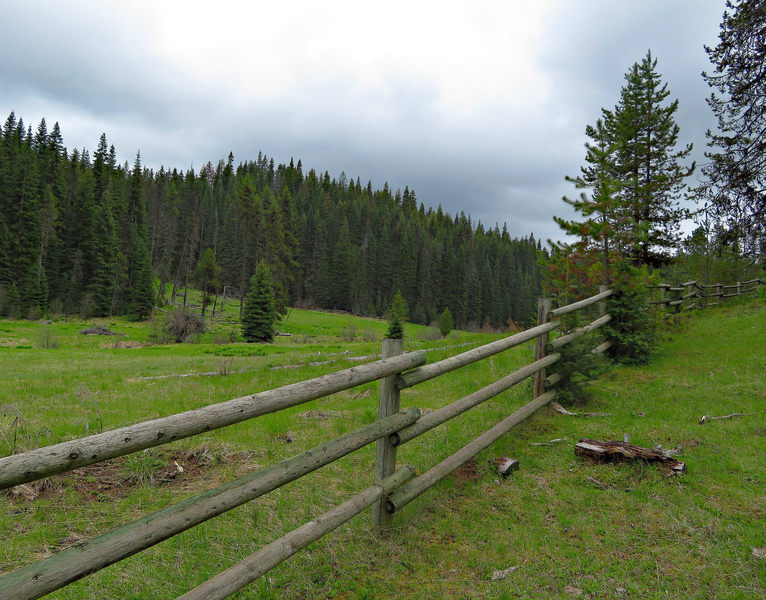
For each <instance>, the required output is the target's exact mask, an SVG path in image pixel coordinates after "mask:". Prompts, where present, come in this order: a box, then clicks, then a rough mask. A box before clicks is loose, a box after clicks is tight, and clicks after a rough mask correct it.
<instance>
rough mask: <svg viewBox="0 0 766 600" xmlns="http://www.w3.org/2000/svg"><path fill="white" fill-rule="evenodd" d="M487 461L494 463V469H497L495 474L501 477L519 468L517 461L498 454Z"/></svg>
mask: <svg viewBox="0 0 766 600" xmlns="http://www.w3.org/2000/svg"><path fill="white" fill-rule="evenodd" d="M489 463H490V464H491V465H494V466H495V469H497V474H498V475H502V476H503V477H508V475H510V474H511V473H512V472H513V471H518V470H519V461H518V460H516V459H515V458H508V457H507V456H499V457H498V458H494V459H492V460H490V461H489Z"/></svg>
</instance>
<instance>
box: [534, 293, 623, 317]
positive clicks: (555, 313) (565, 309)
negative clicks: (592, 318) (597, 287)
mask: <svg viewBox="0 0 766 600" xmlns="http://www.w3.org/2000/svg"><path fill="white" fill-rule="evenodd" d="M613 293H614V292H613V291H612V290H606V291H605V292H601V293H600V294H596V295H595V296H591V297H590V298H586V299H585V300H580V301H579V302H573V303H572V304H567V305H565V306H561V307H559V308H556V309H554V310H552V311H550V312H549V313H548V319H549V320H550V319H553V318H554V317H559V316H561V315H565V314H566V313H570V312H573V311H575V310H580V309H581V308H585V307H586V306H590V305H591V304H595V303H596V302H598V301H599V300H604V299H605V298H608V297H609V296H611V295H612V294H613Z"/></svg>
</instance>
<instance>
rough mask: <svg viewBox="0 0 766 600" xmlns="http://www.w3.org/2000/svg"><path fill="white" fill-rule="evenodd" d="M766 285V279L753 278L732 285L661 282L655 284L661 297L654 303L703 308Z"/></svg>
mask: <svg viewBox="0 0 766 600" xmlns="http://www.w3.org/2000/svg"><path fill="white" fill-rule="evenodd" d="M762 285H766V279H760V278H759V279H751V280H750V281H738V282H737V283H735V284H732V285H722V284H720V283H712V284H709V285H703V284H700V283H698V282H696V281H687V282H686V283H682V284H681V285H675V286H674V285H671V284H669V283H660V284H659V285H656V286H653V289H655V290H659V292H660V297H659V298H658V299H656V300H653V301H652V303H653V304H657V305H659V306H660V307H661V308H663V309H665V310H672V311H674V312H681V311H684V310H694V309H703V308H708V307H710V306H717V305H718V304H720V303H721V302H723V301H724V300H726V299H728V298H736V297H739V296H743V295H745V294H750V293H752V292H757V291H758V288H759V287H760V286H762Z"/></svg>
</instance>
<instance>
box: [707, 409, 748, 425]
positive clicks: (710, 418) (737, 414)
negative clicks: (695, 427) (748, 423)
mask: <svg viewBox="0 0 766 600" xmlns="http://www.w3.org/2000/svg"><path fill="white" fill-rule="evenodd" d="M757 414H758V413H754V412H753V413H731V414H730V415H722V416H720V417H708V416H707V415H702V418H701V419H700V420H699V424H700V425H704V424H705V423H706V422H707V421H714V420H716V419H733V418H734V417H752V416H753V415H757Z"/></svg>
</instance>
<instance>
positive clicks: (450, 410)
mask: <svg viewBox="0 0 766 600" xmlns="http://www.w3.org/2000/svg"><path fill="white" fill-rule="evenodd" d="M611 293H612V292H611V290H606V289H603V288H602V291H601V293H599V294H597V295H596V296H593V297H591V298H588V299H586V300H582V301H580V302H576V303H574V304H570V305H567V306H562V307H560V308H556V309H554V310H551V302H550V300H549V299H541V300H540V302H539V307H538V324H537V326H535V327H532V328H531V329H528V330H526V331H523V332H520V333H517V334H515V335H511V336H509V337H506V338H503V339H500V340H497V341H495V342H492V343H490V344H486V345H484V346H480V347H478V348H474V349H472V350H469V351H467V352H463V353H462V354H458V355H455V356H452V357H450V358H446V359H444V360H441V361H438V362H435V363H432V364H425V363H426V355H425V352H423V351H418V352H408V353H402V341H401V340H384V343H383V358H382V359H381V360H378V361H375V362H371V363H367V364H364V365H360V366H355V367H352V368H350V369H346V370H343V371H338V372H335V373H330V374H327V375H322V376H320V377H316V378H314V379H310V380H306V381H301V382H298V383H293V384H290V385H286V386H283V387H280V388H277V389H273V390H267V391H264V392H259V393H257V394H253V395H250V396H245V397H242V398H235V399H233V400H229V401H226V402H222V403H219V404H213V405H209V406H205V407H202V408H198V409H195V410H190V411H186V412H182V413H178V414H175V415H171V416H167V417H162V418H159V419H154V420H151V421H145V422H142V423H137V424H135V425H130V426H128V427H122V428H120V429H115V430H112V431H107V432H104V433H99V434H96V435H91V436H88V437H84V438H79V439H76V440H72V441H68V442H63V443H60V444H54V445H51V446H46V447H43V448H38V449H36V450H31V451H29V452H24V453H21V454H16V455H12V456H7V457H4V458H0V489H4V488H8V487H12V486H14V485H19V484H21V483H25V482H29V481H34V480H37V479H41V478H44V477H48V476H50V475H54V474H56V473H62V472H65V471H70V470H72V469H75V468H78V467H82V466H85V465H89V464H92V463H95V462H99V461H103V460H107V459H109V458H114V457H117V456H123V455H126V454H130V453H133V452H137V451H139V450H143V449H146V448H150V447H153V446H158V445H160V444H165V443H168V442H171V441H174V440H178V439H182V438H186V437H189V436H192V435H196V434H198V433H202V432H206V431H210V430H212V429H217V428H220V427H225V426H227V425H231V424H233V423H239V422H241V421H245V420H247V419H251V418H254V417H258V416H260V415H264V414H267V413H273V412H276V411H279V410H282V409H284V408H288V407H291V406H296V405H299V404H302V403H304V402H308V401H310V400H315V399H317V398H320V397H323V396H327V395H330V394H334V393H335V392H339V391H341V390H346V389H349V388H352V387H355V386H358V385H361V384H364V383H369V382H371V381H376V380H380V395H379V410H378V420H377V421H376V422H375V423H373V424H371V425H368V426H366V427H363V428H361V429H358V430H356V431H354V432H351V433H348V434H346V435H343V436H342V437H340V438H337V439H333V440H330V441H327V442H325V443H323V444H321V445H319V446H316V447H315V448H312V449H311V450H308V451H306V452H303V453H301V454H298V455H296V456H293V457H292V458H289V459H287V460H284V461H282V462H280V463H277V464H274V465H271V466H269V467H266V468H263V469H259V470H257V471H255V472H253V473H251V474H249V475H246V476H245V477H241V478H239V479H236V480H234V481H231V482H229V483H227V484H225V485H223V486H221V487H218V488H215V489H211V490H208V491H206V492H204V493H201V494H198V495H196V496H194V497H192V498H188V499H186V500H184V501H182V502H179V503H178V504H174V505H171V506H168V507H166V508H164V509H162V510H160V511H157V512H155V513H152V514H150V515H147V516H144V517H142V518H140V519H138V520H136V521H133V522H131V523H127V524H126V525H123V526H121V527H118V528H117V529H114V530H112V531H110V532H108V533H105V534H103V535H100V536H98V537H95V538H92V539H90V540H87V541H86V542H84V543H82V544H79V545H77V546H74V547H71V548H67V549H64V550H61V551H59V552H57V553H56V554H53V555H52V556H50V557H48V558H46V559H44V560H41V561H39V562H36V563H33V564H31V565H28V566H25V567H22V568H20V569H17V570H16V571H13V572H11V573H8V574H6V575H3V576H2V577H0V599H2V600H27V599H31V598H39V597H41V596H44V595H45V594H48V593H50V592H52V591H54V590H57V589H59V588H62V587H64V586H66V585H67V584H69V583H71V582H73V581H76V580H78V579H80V578H82V577H85V576H86V575H89V574H91V573H94V572H95V571H98V570H100V569H102V568H104V567H106V566H108V565H111V564H114V563H116V562H118V561H120V560H122V559H124V558H126V557H128V556H131V555H133V554H135V553H137V552H140V551H142V550H145V549H146V548H149V547H151V546H153V545H154V544H157V543H159V542H161V541H163V540H166V539H168V538H170V537H173V536H175V535H177V534H179V533H181V532H182V531H185V530H187V529H190V528H192V527H194V526H196V525H198V524H200V523H202V522H204V521H207V520H208V519H211V518H213V517H215V516H217V515H220V514H222V513H224V512H226V511H228V510H231V509H233V508H235V507H237V506H240V505H241V504H244V503H245V502H248V501H250V500H252V499H254V498H257V497H259V496H262V495H263V494H266V493H268V492H270V491H272V490H275V489H277V488H279V487H281V486H283V485H285V484H286V483H289V482H291V481H294V480H295V479H298V478H299V477H302V476H304V475H306V474H308V473H310V472H312V471H315V470H317V469H319V468H320V467H322V466H324V465H326V464H328V463H330V462H332V461H334V460H337V459H339V458H341V457H342V456H345V455H347V454H349V453H351V452H353V451H355V450H358V449H359V448H362V447H363V446H365V445H367V444H370V443H372V442H377V450H376V464H375V481H374V482H373V484H372V485H371V486H370V487H368V488H367V489H365V490H363V491H362V492H360V493H358V494H356V495H354V496H353V497H351V498H350V499H348V500H347V501H345V502H343V503H342V504H340V505H338V506H337V507H335V508H333V509H331V510H330V511H328V512H326V513H324V514H323V515H321V516H319V517H317V518H316V519H314V520H312V521H309V522H308V523H305V524H304V525H302V526H300V527H298V528H297V529H295V530H293V531H291V532H290V533H288V534H286V535H284V536H282V537H281V538H279V539H277V540H275V541H274V542H272V543H270V544H268V545H267V546H265V547H263V548H262V549H261V550H259V551H258V552H256V553H255V554H253V555H252V556H250V557H248V558H245V559H244V560H242V561H241V562H239V563H237V564H235V565H233V566H232V567H230V568H229V569H227V570H225V571H223V572H222V573H220V574H218V575H216V576H215V577H213V578H212V579H210V580H208V581H207V582H205V583H203V584H202V585H200V586H198V587H197V588H194V589H192V590H190V591H189V592H187V593H186V594H184V595H183V596H181V598H183V599H185V600H189V599H193V598H194V599H203V598H204V599H208V600H209V599H214V598H226V597H228V596H230V595H231V594H233V593H235V592H236V591H237V590H240V589H242V588H243V587H245V586H246V585H248V584H249V583H251V582H252V581H253V580H255V579H256V578H258V577H259V576H261V575H263V574H264V573H265V572H266V571H268V570H269V569H271V568H272V567H274V566H276V565H277V564H279V563H280V562H282V561H284V560H285V559H287V558H288V557H289V556H291V555H293V554H295V553H296V552H298V551H299V550H301V549H302V548H304V547H306V546H307V545H308V544H310V543H311V542H313V541H315V540H317V539H319V538H320V537H322V536H324V535H325V534H327V533H329V532H330V531H332V530H334V529H335V528H337V527H339V526H340V525H342V524H343V523H345V522H346V521H348V520H349V519H351V518H352V517H354V516H355V515H357V514H359V513H360V512H362V511H363V510H364V509H366V508H367V507H370V506H372V507H373V522H374V523H375V524H376V525H377V526H381V527H386V526H388V525H389V524H390V522H391V519H392V516H393V514H394V513H396V512H397V511H399V510H400V509H401V508H402V507H403V506H405V505H406V504H408V503H409V502H411V501H412V500H413V499H414V498H416V497H417V496H419V495H420V494H422V493H423V492H425V491H426V490H428V489H429V488H431V487H432V486H433V485H434V484H436V483H437V482H438V481H440V480H441V479H443V478H444V477H446V476H447V475H449V474H450V473H452V472H453V471H454V470H455V469H457V468H458V467H459V466H460V465H462V464H463V463H465V462H466V461H468V460H469V459H471V458H472V457H474V456H476V455H477V454H478V453H479V452H481V451H482V450H484V449H485V448H487V447H488V446H489V445H490V444H492V443H493V442H494V441H495V440H497V439H498V438H500V437H501V436H503V435H504V434H505V433H507V432H508V431H509V430H510V429H512V428H513V427H515V426H516V425H518V424H519V423H521V422H522V421H524V420H525V419H527V418H528V417H530V416H531V415H533V414H534V413H535V412H536V411H537V410H539V409H540V408H542V407H543V406H545V405H546V404H548V403H549V402H550V401H551V400H553V399H554V397H555V395H556V391H555V390H554V389H548V388H551V387H553V386H554V385H555V383H556V382H557V381H558V379H559V378H558V376H557V375H556V373H555V372H554V373H553V374H551V375H549V376H548V377H547V378H546V369H547V370H551V368H552V367H554V366H555V364H556V362H557V361H559V360H560V358H561V354H560V353H559V352H557V350H559V349H560V348H561V347H562V346H563V345H564V344H566V343H568V342H570V341H571V340H573V339H575V338H577V337H579V336H581V335H584V334H586V333H588V332H590V331H592V330H594V329H596V328H598V327H600V326H602V325H604V324H605V323H607V322H608V321H609V319H610V317H609V315H607V314H606V313H605V309H604V306H605V304H604V303H603V301H604V300H605V299H606V298H607V297H608V296H609V295H610V294H611ZM596 303H599V305H598V308H599V314H600V316H599V318H597V319H596V320H595V321H593V322H592V323H590V324H589V325H587V326H585V327H582V328H580V329H577V330H575V331H572V332H567V333H566V334H565V335H561V336H559V337H557V338H555V339H553V340H550V339H549V334H550V333H551V332H553V331H554V330H556V329H559V328H560V327H561V321H560V320H557V318H558V317H559V316H560V315H562V314H565V313H568V312H572V311H575V310H580V309H583V308H586V307H589V306H591V305H594V304H596ZM531 340H535V343H536V350H535V360H534V362H532V363H531V364H528V365H526V366H524V367H522V368H520V369H518V370H517V371H515V372H513V373H510V374H508V375H506V376H505V377H503V378H501V379H499V380H497V381H495V382H493V383H491V384H489V385H487V386H486V387H483V388H481V389H478V390H476V391H475V392H473V393H471V394H469V395H468V396H465V397H463V398H461V399H460V400H457V401H455V402H453V403H451V404H449V405H447V406H444V407H442V408H440V409H438V410H434V411H432V412H429V413H428V414H425V415H421V413H420V411H419V410H418V409H417V408H415V407H412V408H407V409H405V410H400V409H399V400H400V393H401V391H402V390H405V389H407V388H410V387H412V386H415V385H417V384H419V383H422V382H424V381H427V380H429V379H433V378H434V377H440V376H443V375H445V374H447V373H449V372H450V371H453V370H455V369H458V368H460V367H463V366H465V365H469V364H471V363H474V362H476V361H479V360H482V359H485V358H488V357H490V356H493V355H495V354H498V353H500V352H503V351H505V350H508V349H510V348H513V347H515V346H518V345H520V344H523V343H525V342H528V341H531ZM608 347H609V341H606V342H604V343H602V344H600V345H599V346H598V347H596V348H594V349H593V352H603V351H604V350H606V349H607V348H608ZM532 376H534V377H535V386H534V389H535V392H534V398H533V399H532V401H531V402H529V403H527V404H525V405H524V406H522V407H521V408H519V409H518V410H516V411H515V412H513V413H512V414H510V415H508V416H507V417H506V418H504V419H503V420H502V421H500V422H499V423H497V424H496V425H494V426H493V427H492V428H490V429H488V430H487V431H485V432H484V433H483V434H481V435H480V436H479V437H477V438H476V439H475V440H473V441H472V442H470V443H468V444H467V445H466V446H464V447H463V448H461V449H459V450H457V452H455V453H454V454H452V455H451V456H448V457H447V458H445V459H444V460H442V461H441V462H439V463H437V464H436V465H434V466H433V467H431V468H430V469H428V470H427V471H425V472H424V473H421V474H419V475H416V473H415V470H414V469H413V468H412V467H409V466H404V467H402V468H399V469H398V470H397V469H396V450H397V447H398V446H400V445H402V444H405V443H407V442H409V441H410V440H412V439H414V438H416V437H418V436H420V435H422V434H424V433H426V432H427V431H429V430H431V429H433V428H434V427H437V426H438V425H441V424H442V423H445V422H447V421H449V420H451V419H454V418H456V417H458V416H459V415H460V414H461V413H463V412H465V411H467V410H470V409H471V408H473V407H475V406H478V405H479V404H481V403H482V402H485V401H486V400H488V399H490V398H492V397H494V396H496V395H497V394H500V393H501V392H503V391H505V390H507V389H509V388H510V387H512V386H514V385H516V384H518V383H520V382H522V381H524V380H525V379H527V378H529V377H532ZM546 390H547V391H546Z"/></svg>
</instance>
